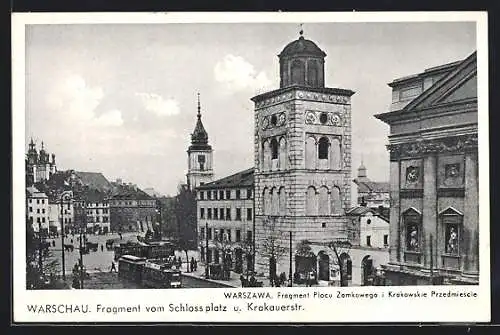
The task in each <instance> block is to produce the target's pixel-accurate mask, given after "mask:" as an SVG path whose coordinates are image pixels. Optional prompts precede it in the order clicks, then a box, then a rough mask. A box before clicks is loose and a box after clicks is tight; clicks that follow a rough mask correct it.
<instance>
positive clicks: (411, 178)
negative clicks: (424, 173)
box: [406, 166, 420, 184]
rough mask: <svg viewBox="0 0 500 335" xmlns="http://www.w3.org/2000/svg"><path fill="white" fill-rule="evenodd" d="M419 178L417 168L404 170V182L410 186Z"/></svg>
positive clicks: (411, 167)
mask: <svg viewBox="0 0 500 335" xmlns="http://www.w3.org/2000/svg"><path fill="white" fill-rule="evenodd" d="M419 178H420V171H419V168H418V166H409V167H408V168H407V169H406V181H407V182H408V183H410V184H414V183H416V182H418V180H419Z"/></svg>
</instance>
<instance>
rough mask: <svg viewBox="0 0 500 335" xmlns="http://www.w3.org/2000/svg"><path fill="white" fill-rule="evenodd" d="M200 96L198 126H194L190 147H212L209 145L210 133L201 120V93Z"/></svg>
mask: <svg viewBox="0 0 500 335" xmlns="http://www.w3.org/2000/svg"><path fill="white" fill-rule="evenodd" d="M197 96H198V112H197V115H196V116H197V120H196V126H195V127H194V131H193V133H192V134H191V146H190V147H189V148H190V149H192V150H198V149H202V150H204V149H210V146H209V145H208V134H207V131H206V130H205V127H204V126H203V122H201V104H200V93H198V94H197Z"/></svg>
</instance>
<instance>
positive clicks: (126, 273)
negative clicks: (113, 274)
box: [118, 255, 146, 284]
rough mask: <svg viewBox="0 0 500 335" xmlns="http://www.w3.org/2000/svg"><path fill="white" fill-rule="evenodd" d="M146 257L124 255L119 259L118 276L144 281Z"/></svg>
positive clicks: (138, 281) (137, 281) (139, 281)
mask: <svg viewBox="0 0 500 335" xmlns="http://www.w3.org/2000/svg"><path fill="white" fill-rule="evenodd" d="M145 263H146V258H144V257H137V256H133V255H123V256H121V257H120V258H119V259H118V277H120V278H123V279H126V280H130V281H133V282H136V283H139V284H140V283H142V275H143V272H144V264H145Z"/></svg>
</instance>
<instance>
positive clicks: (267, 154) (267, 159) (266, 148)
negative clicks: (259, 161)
mask: <svg viewBox="0 0 500 335" xmlns="http://www.w3.org/2000/svg"><path fill="white" fill-rule="evenodd" d="M270 149H271V148H270V144H269V141H264V143H262V150H263V152H264V159H263V161H264V171H267V170H271V150H270Z"/></svg>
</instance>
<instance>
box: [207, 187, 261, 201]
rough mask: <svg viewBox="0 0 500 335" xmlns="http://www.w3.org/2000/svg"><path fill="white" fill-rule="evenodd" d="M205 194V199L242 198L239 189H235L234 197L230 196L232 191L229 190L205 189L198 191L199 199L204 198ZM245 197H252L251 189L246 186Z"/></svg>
mask: <svg viewBox="0 0 500 335" xmlns="http://www.w3.org/2000/svg"><path fill="white" fill-rule="evenodd" d="M205 194H206V198H207V200H231V199H242V196H241V190H235V192H234V198H233V197H232V194H233V192H231V190H207V191H199V199H200V200H205ZM246 198H247V199H252V189H251V188H248V189H247V190H246Z"/></svg>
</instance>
